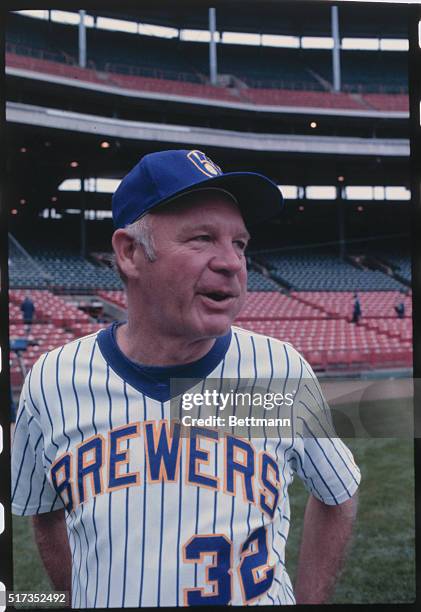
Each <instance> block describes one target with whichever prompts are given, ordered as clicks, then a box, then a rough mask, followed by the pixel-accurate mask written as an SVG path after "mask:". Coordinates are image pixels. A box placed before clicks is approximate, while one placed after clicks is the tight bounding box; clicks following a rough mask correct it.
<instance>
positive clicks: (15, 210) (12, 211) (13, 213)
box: [10, 208, 18, 215]
mask: <svg viewBox="0 0 421 612" xmlns="http://www.w3.org/2000/svg"><path fill="white" fill-rule="evenodd" d="M10 213H11V214H12V215H17V214H18V209H17V208H12V210H11V211H10Z"/></svg>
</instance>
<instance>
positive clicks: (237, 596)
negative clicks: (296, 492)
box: [12, 326, 360, 607]
mask: <svg viewBox="0 0 421 612" xmlns="http://www.w3.org/2000/svg"><path fill="white" fill-rule="evenodd" d="M114 329H115V328H114V327H113V326H112V327H110V328H108V329H107V330H103V331H102V332H99V333H98V334H93V335H90V336H87V337H85V338H82V339H80V340H76V341H74V342H71V343H69V344H67V345H65V346H63V347H61V348H59V349H55V350H53V351H51V352H49V353H46V354H45V355H44V356H42V357H41V358H40V359H39V360H38V362H37V363H36V364H35V365H34V367H33V368H32V370H31V372H30V373H29V374H28V376H27V378H26V380H25V384H24V388H23V391H22V396H21V401H20V407H19V412H18V416H17V422H16V429H15V435H14V444H13V453H12V509H13V512H14V513H15V514H18V515H30V514H37V513H43V512H50V511H52V510H56V509H59V508H63V506H64V507H66V523H67V531H68V536H69V543H70V548H71V554H72V605H73V607H138V606H182V605H195V604H201V603H207V604H209V605H218V604H219V605H221V604H227V603H229V602H231V604H233V605H244V604H251V605H263V604H266V605H270V604H273V605H278V604H290V603H295V599H294V593H293V589H292V586H291V582H290V579H289V577H288V574H287V571H286V568H285V561H284V558H285V544H286V541H287V537H288V530H289V522H290V512H289V500H288V485H289V484H290V483H291V481H292V479H293V477H294V474H297V475H298V476H299V477H300V478H301V479H302V480H303V482H304V484H305V486H306V487H307V488H308V490H309V491H311V492H312V493H313V494H314V495H315V496H316V497H317V498H319V499H320V500H322V501H323V502H325V503H326V504H339V503H342V502H344V501H346V500H347V499H349V498H350V497H351V496H352V495H353V494H354V492H355V490H356V489H357V487H358V484H359V480H360V473H359V470H358V468H357V466H356V465H355V463H354V460H353V457H352V454H351V453H350V451H349V449H348V448H347V447H346V446H345V445H344V444H343V443H342V442H341V440H339V439H338V438H337V437H323V438H320V437H319V438H316V437H313V436H312V435H311V431H310V432H307V433H308V435H305V436H304V435H302V434H301V433H300V432H299V431H298V430H297V431H295V432H293V433H292V434H290V437H288V438H283V437H281V436H277V437H275V438H255V439H253V438H252V439H251V441H245V442H243V443H242V442H241V441H239V442H238V440H237V439H236V438H235V437H230V436H227V437H224V438H223V437H222V436H220V437H218V434H215V430H212V431H213V432H214V433H212V432H211V430H208V431H209V432H211V433H209V434H206V432H205V433H204V432H203V431H202V433H201V436H197V437H196V438H195V437H193V441H192V437H190V438H185V437H178V438H177V436H176V432H175V431H173V432H172V433H171V432H170V429H169V428H168V429H167V427H166V422H167V421H168V420H169V408H170V402H169V400H168V397H169V395H168V384H167V383H168V377H169V376H170V375H171V376H182V377H185V378H188V377H200V378H203V379H205V378H219V377H221V378H222V377H224V378H235V377H241V378H243V377H244V378H251V379H253V377H254V378H256V377H259V378H266V379H271V380H272V379H273V380H275V379H279V380H282V381H283V387H284V390H288V389H290V387H291V386H292V385H294V387H297V389H296V391H297V393H296V395H295V401H294V404H293V405H294V406H297V405H299V406H300V407H301V408H300V409H301V410H302V413H303V415H304V420H305V413H306V411H308V414H310V413H311V411H313V410H314V408H315V407H317V406H318V407H319V408H320V407H321V408H322V413H323V414H326V415H328V408H327V406H326V404H325V400H324V398H323V396H322V394H321V391H320V387H319V384H318V382H317V380H316V378H315V376H314V373H313V372H312V370H311V368H310V366H309V365H308V364H307V362H306V361H305V360H304V359H303V358H302V357H301V356H300V354H299V353H298V352H297V351H296V350H295V349H294V348H293V347H292V346H291V345H289V344H286V343H283V342H280V341H278V340H274V339H271V338H268V337H266V336H262V335H258V334H253V333H251V332H248V331H245V330H242V329H239V328H236V327H233V328H232V330H231V331H230V333H229V334H227V336H224V337H222V338H218V339H217V341H216V342H215V344H214V346H213V348H212V349H211V351H210V352H209V353H208V354H207V355H206V356H205V357H203V358H202V359H200V360H199V361H198V362H195V364H190V365H188V366H176V367H173V368H142V367H140V366H138V365H136V364H134V363H132V362H130V361H129V360H128V359H127V358H125V357H124V355H123V354H122V353H121V352H120V350H119V349H118V347H117V345H116V342H115V335H114ZM327 420H328V419H327ZM303 422H304V421H303ZM326 422H327V421H326ZM241 444H242V447H241ZM238 445H240V446H238ZM236 453H237V455H236ZM240 455H241V460H240ZM249 460H250V462H251V463H250V465H252V467H251V468H250V469H251V470H252V472H253V473H251V472H248V473H247V474H246V473H245V470H243V469H242V468H241V464H242V462H248V461H249Z"/></svg>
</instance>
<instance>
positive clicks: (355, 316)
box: [352, 293, 362, 325]
mask: <svg viewBox="0 0 421 612" xmlns="http://www.w3.org/2000/svg"><path fill="white" fill-rule="evenodd" d="M361 314H362V312H361V304H360V298H359V297H358V293H354V307H353V310H352V322H353V323H355V324H356V325H358V322H359V320H360V317H361Z"/></svg>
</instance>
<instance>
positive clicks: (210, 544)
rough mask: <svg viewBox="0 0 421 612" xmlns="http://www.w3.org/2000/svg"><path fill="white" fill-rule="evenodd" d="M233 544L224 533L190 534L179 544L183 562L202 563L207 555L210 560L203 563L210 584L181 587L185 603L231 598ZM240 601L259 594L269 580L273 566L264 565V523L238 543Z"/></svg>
mask: <svg viewBox="0 0 421 612" xmlns="http://www.w3.org/2000/svg"><path fill="white" fill-rule="evenodd" d="M232 549H233V546H232V542H231V541H230V540H229V538H227V537H226V536H225V535H218V534H211V535H194V536H193V537H191V538H190V540H189V541H188V542H187V543H186V544H185V545H184V546H183V561H184V562H185V563H204V561H205V557H208V556H211V558H212V562H211V563H210V564H209V565H207V566H206V568H205V571H206V584H207V585H208V586H210V587H211V588H212V590H211V591H209V592H206V590H205V588H204V587H194V588H186V589H184V604H185V605H186V606H200V605H217V606H224V605H228V604H229V603H230V601H231V599H232V579H233V570H234V569H235V568H233V562H232V557H233V550H232ZM237 575H238V579H239V581H240V587H241V592H242V596H243V601H244V603H245V604H246V603H250V602H252V601H253V600H255V599H256V598H258V597H261V596H262V595H263V594H264V593H266V591H267V590H268V589H269V588H270V586H271V584H272V582H273V575H274V569H273V566H269V565H268V548H267V533H266V528H265V527H264V526H262V527H259V528H258V529H256V530H255V531H253V532H252V533H251V534H250V535H249V537H248V538H247V540H246V541H245V542H244V544H243V545H242V547H241V554H240V562H239V564H238V567H237Z"/></svg>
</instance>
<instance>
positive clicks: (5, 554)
mask: <svg viewBox="0 0 421 612" xmlns="http://www.w3.org/2000/svg"><path fill="white" fill-rule="evenodd" d="M3 23H4V21H3ZM3 46H4V27H2V28H0V47H3ZM4 92H5V68H4V54H1V55H0V103H2V105H1V108H3V109H4V108H5V102H6V101H5V99H4V95H5V93H4ZM0 117H1V118H0V130H1V129H3V133H2V134H1V135H2V136H3V137H4V136H5V117H4V113H1V116H0ZM3 140H4V139H3ZM6 156H7V151H6V148H5V147H2V151H1V154H0V283H1V284H0V351H1V352H0V591H5V590H6V589H7V590H8V591H9V590H12V586H13V564H12V518H11V512H10V400H11V394H10V378H9V341H8V330H9V316H8V301H9V300H8V270H7V264H8V256H7V244H8V232H7V221H8V216H9V215H8V200H7V172H6V167H7V166H6V164H7V159H6ZM3 610H4V606H0V612H2V611H3Z"/></svg>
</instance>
